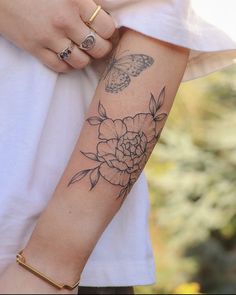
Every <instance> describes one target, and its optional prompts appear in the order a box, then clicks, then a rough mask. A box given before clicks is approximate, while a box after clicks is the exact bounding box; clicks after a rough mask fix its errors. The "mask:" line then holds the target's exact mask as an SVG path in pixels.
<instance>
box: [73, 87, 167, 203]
mask: <svg viewBox="0 0 236 295" xmlns="http://www.w3.org/2000/svg"><path fill="white" fill-rule="evenodd" d="M164 99H165V87H164V88H163V89H162V91H161V92H160V95H159V96H158V99H157V100H156V99H155V97H154V96H153V94H152V93H151V96H150V100H149V112H147V113H137V114H135V115H134V116H129V117H124V118H123V119H112V118H109V117H108V116H107V112H106V109H105V108H104V106H103V105H102V104H101V102H99V104H98V114H99V116H95V117H90V118H88V119H87V122H88V123H89V125H90V126H97V128H98V143H97V146H96V152H83V151H81V153H82V154H83V155H84V156H85V157H86V158H88V159H90V160H91V161H93V162H94V163H96V165H95V167H94V168H91V169H85V170H82V171H79V172H78V173H76V174H75V175H74V176H73V177H72V178H71V180H70V181H69V183H68V186H70V185H72V184H74V183H76V182H79V181H81V180H82V179H83V178H84V177H86V176H89V181H90V185H91V187H90V190H92V189H94V188H95V187H96V185H97V183H98V182H99V179H100V178H101V177H102V178H103V179H104V180H105V181H107V182H109V183H110V184H112V185H115V186H120V192H119V194H118V196H117V198H122V199H125V197H126V196H127V195H128V193H129V192H130V190H131V188H132V186H133V184H134V183H135V181H136V180H137V178H138V176H139V174H140V173H141V171H142V170H143V167H144V166H145V164H146V162H147V160H148V157H149V155H150V153H151V151H152V149H153V147H154V146H155V144H156V142H157V140H158V139H159V137H160V134H161V131H162V128H160V126H159V125H160V122H162V121H163V120H165V119H166V117H167V113H165V112H161V107H162V105H163V103H164Z"/></svg>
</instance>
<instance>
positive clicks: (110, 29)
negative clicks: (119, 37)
mask: <svg viewBox="0 0 236 295" xmlns="http://www.w3.org/2000/svg"><path fill="white" fill-rule="evenodd" d="M115 30H116V27H115V25H114V24H113V23H112V24H111V25H109V26H107V27H106V28H105V30H104V33H103V34H104V38H105V39H109V38H111V36H112V35H113V34H114V32H115Z"/></svg>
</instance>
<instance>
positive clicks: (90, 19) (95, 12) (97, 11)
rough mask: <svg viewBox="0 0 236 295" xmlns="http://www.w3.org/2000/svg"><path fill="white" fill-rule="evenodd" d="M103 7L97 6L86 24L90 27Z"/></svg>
mask: <svg viewBox="0 0 236 295" xmlns="http://www.w3.org/2000/svg"><path fill="white" fill-rule="evenodd" d="M101 9H102V7H101V6H100V5H98V6H97V8H96V10H95V11H94V13H93V14H92V16H91V17H90V18H89V20H88V21H86V23H85V24H86V25H87V26H88V27H90V26H91V24H92V23H93V22H94V20H95V18H96V17H97V15H98V14H99V12H100V10H101Z"/></svg>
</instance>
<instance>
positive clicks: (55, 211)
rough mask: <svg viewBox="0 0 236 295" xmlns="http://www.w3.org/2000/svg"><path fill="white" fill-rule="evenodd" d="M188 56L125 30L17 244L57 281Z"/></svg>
mask: <svg viewBox="0 0 236 295" xmlns="http://www.w3.org/2000/svg"><path fill="white" fill-rule="evenodd" d="M188 54H189V52H188V50H186V49H183V48H178V47H175V46H172V45H170V44H167V43H164V42H161V41H157V40H154V39H151V38H149V37H146V36H143V35H141V34H139V33H136V32H133V31H130V30H127V31H125V33H124V34H123V36H122V38H121V41H120V43H119V46H118V49H117V51H116V52H115V56H114V57H113V58H112V59H111V62H110V64H109V66H108V68H107V70H106V72H105V73H104V75H103V77H102V79H101V81H100V83H99V85H98V88H97V90H96V93H95V96H94V98H93V101H92V103H91V105H90V107H89V110H88V114H87V120H86V121H85V123H84V126H83V128H82V131H81V134H80V137H79V139H78V142H77V144H76V147H75V149H74V152H73V154H72V156H71V159H70V161H69V163H68V166H67V168H66V170H65V172H64V174H63V176H62V178H61V180H60V182H59V184H58V186H57V188H56V190H55V192H54V195H53V198H52V199H51V201H50V203H49V205H48V207H47V208H46V210H45V211H44V212H43V214H42V216H41V217H40V219H39V222H38V224H37V226H36V228H35V230H34V232H33V235H32V237H31V239H30V241H29V243H28V244H27V246H26V248H25V251H24V255H25V257H26V258H27V260H28V262H29V263H30V264H31V265H34V266H35V267H36V268H37V269H40V270H41V271H42V272H44V273H47V274H48V275H49V276H51V277H52V278H54V279H55V280H56V281H59V282H65V283H70V284H72V283H74V282H75V281H76V280H77V279H78V278H79V277H80V274H81V272H82V270H83V268H84V266H85V264H86V261H87V259H88V257H89V255H90V254H91V252H92V250H93V248H94V246H95V245H96V243H97V241H98V239H99V237H100V236H101V234H102V232H103V231H104V229H105V228H106V226H107V225H108V224H109V222H110V221H111V220H112V218H113V217H114V215H115V214H116V212H117V211H118V210H119V208H120V206H121V205H122V203H123V201H125V198H126V196H127V194H128V192H129V191H130V190H131V189H132V186H133V184H134V183H135V181H136V180H137V178H138V176H139V174H140V173H141V171H142V170H143V168H144V166H145V163H146V162H147V160H148V158H149V156H150V154H151V151H152V149H153V147H154V146H155V144H156V142H157V140H158V138H159V136H160V133H161V130H162V128H163V126H164V124H165V121H166V118H167V114H168V113H169V111H170V109H171V106H172V103H173V100H174V97H175V94H176V91H177V89H178V87H179V84H180V81H181V79H182V75H183V73H184V70H185V68H186V63H187V60H188ZM68 132H69V130H68ZM62 144H63V143H62ZM21 272H23V270H22V269H20V268H19V267H18V274H20V273H21ZM32 277H33V276H32ZM0 286H1V283H0ZM9 288H10V286H9ZM0 290H1V288H0ZM4 290H5V289H4ZM24 290H25V289H24ZM39 291H40V290H39ZM18 292H19V291H18Z"/></svg>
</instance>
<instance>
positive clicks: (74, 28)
mask: <svg viewBox="0 0 236 295" xmlns="http://www.w3.org/2000/svg"><path fill="white" fill-rule="evenodd" d="M65 32H66V35H67V37H68V38H69V39H71V40H72V41H73V42H74V43H76V44H77V45H78V46H80V45H81V44H82V42H84V41H85V39H86V38H87V36H88V35H91V29H90V28H88V27H87V26H86V25H85V24H84V23H83V22H82V20H81V19H80V20H78V22H77V24H76V25H75V24H74V23H73V24H71V25H70V26H68V27H67V28H66V29H65ZM94 37H95V45H94V47H93V48H91V49H89V50H88V51H86V53H87V54H89V55H90V56H92V57H94V58H102V57H104V56H105V55H107V54H108V53H109V52H110V51H111V49H112V44H111V42H109V41H107V40H104V39H103V38H101V37H100V36H99V35H98V34H96V33H94Z"/></svg>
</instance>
